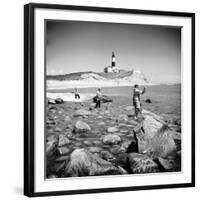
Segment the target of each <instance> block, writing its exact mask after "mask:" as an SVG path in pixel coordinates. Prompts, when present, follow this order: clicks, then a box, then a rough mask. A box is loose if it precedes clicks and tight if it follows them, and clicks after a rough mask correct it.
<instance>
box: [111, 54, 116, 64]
mask: <svg viewBox="0 0 200 200" xmlns="http://www.w3.org/2000/svg"><path fill="white" fill-rule="evenodd" d="M111 66H112V67H115V66H116V58H115V52H112V63H111Z"/></svg>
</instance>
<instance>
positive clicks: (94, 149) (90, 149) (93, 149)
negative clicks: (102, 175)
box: [87, 146, 102, 153]
mask: <svg viewBox="0 0 200 200" xmlns="http://www.w3.org/2000/svg"><path fill="white" fill-rule="evenodd" d="M87 150H88V151H89V152H91V153H100V152H101V151H102V148H100V147H93V146H91V147H88V148H87Z"/></svg>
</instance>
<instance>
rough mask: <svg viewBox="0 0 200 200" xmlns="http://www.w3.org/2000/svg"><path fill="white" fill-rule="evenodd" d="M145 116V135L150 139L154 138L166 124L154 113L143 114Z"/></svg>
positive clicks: (143, 124)
mask: <svg viewBox="0 0 200 200" xmlns="http://www.w3.org/2000/svg"><path fill="white" fill-rule="evenodd" d="M143 112H144V111H143ZM143 116H144V119H143V121H142V127H143V130H144V132H145V134H146V135H147V134H148V137H153V136H154V134H155V133H156V132H157V131H158V130H159V129H160V128H161V127H162V126H163V125H164V124H165V123H164V122H162V120H161V118H160V117H159V116H157V115H155V114H154V113H151V112H148V113H147V112H146V113H143Z"/></svg>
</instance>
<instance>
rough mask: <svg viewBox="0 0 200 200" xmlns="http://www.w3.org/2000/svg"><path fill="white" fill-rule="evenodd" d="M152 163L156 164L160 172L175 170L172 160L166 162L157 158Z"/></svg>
mask: <svg viewBox="0 0 200 200" xmlns="http://www.w3.org/2000/svg"><path fill="white" fill-rule="evenodd" d="M154 161H155V162H156V163H157V164H158V166H160V168H161V169H162V171H173V169H174V168H175V162H174V160H168V159H164V158H160V157H159V158H156V159H155V160H154Z"/></svg>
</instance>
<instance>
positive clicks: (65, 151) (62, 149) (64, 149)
mask: <svg viewBox="0 0 200 200" xmlns="http://www.w3.org/2000/svg"><path fill="white" fill-rule="evenodd" d="M57 151H58V154H59V155H60V156H62V155H66V154H68V153H70V151H71V150H70V149H68V148H67V147H59V148H58V149H57Z"/></svg>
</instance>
